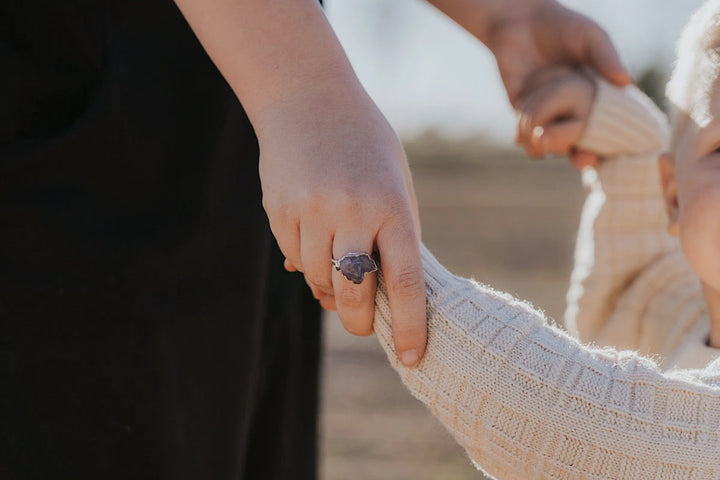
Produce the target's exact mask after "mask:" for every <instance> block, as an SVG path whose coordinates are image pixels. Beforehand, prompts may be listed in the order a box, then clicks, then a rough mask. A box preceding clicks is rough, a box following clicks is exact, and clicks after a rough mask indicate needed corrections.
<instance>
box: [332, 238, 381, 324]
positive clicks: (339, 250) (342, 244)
mask: <svg viewBox="0 0 720 480" xmlns="http://www.w3.org/2000/svg"><path fill="white" fill-rule="evenodd" d="M366 235H367V232H353V231H348V230H344V231H343V232H336V233H335V239H334V241H333V246H332V253H333V258H335V259H340V258H341V257H343V256H344V255H345V254H347V253H351V252H355V253H368V254H370V253H371V252H372V251H373V238H372V237H370V236H366ZM328 271H330V272H331V273H332V286H333V292H334V294H335V306H336V309H337V312H338V316H339V317H340V321H341V322H342V324H343V327H345V330H347V331H348V332H350V333H352V334H353V335H360V336H367V335H370V334H372V333H373V318H374V313H375V289H376V287H377V274H375V273H369V274H366V275H365V278H364V280H363V281H362V283H360V284H355V283H353V282H351V281H350V280H348V279H347V278H345V276H343V274H342V272H340V271H338V270H336V269H335V268H334V267H333V266H332V265H330V264H329V262H328Z"/></svg>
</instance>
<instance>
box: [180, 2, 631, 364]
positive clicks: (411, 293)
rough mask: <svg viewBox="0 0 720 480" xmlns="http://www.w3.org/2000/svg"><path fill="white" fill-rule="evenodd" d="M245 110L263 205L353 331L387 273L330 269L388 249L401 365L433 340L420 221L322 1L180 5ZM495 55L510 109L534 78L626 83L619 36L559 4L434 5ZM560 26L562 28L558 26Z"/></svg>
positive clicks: (403, 164) (386, 132)
mask: <svg viewBox="0 0 720 480" xmlns="http://www.w3.org/2000/svg"><path fill="white" fill-rule="evenodd" d="M176 3H177V4H178V6H179V8H180V10H181V11H182V13H183V14H184V16H185V17H186V19H187V20H188V22H189V23H190V26H191V27H192V28H193V30H194V32H195V34H196V35H197V36H198V38H199V39H200V41H201V43H202V44H203V46H204V47H205V49H206V50H207V52H208V54H209V55H210V57H211V58H212V59H213V61H214V62H215V64H216V65H217V66H218V68H219V70H220V72H221V73H222V74H223V75H224V77H225V78H226V80H227V81H228V83H229V84H230V86H231V87H232V88H233V90H234V91H235V93H236V94H237V96H238V98H239V99H240V101H241V102H242V104H243V106H244V108H245V110H246V112H247V114H248V117H249V118H250V121H251V122H252V124H253V127H254V128H255V132H256V134H257V136H258V140H259V144H260V162H259V170H260V179H261V182H262V189H263V206H264V207H265V210H266V212H267V214H268V218H269V220H270V226H271V229H272V231H273V234H274V235H275V238H276V239H277V241H278V244H279V246H280V249H281V250H282V252H283V254H284V255H285V257H286V262H285V267H286V268H287V269H288V270H291V271H292V270H298V271H300V272H302V273H303V274H304V276H305V279H306V281H307V283H308V285H309V286H310V288H311V289H312V291H313V294H314V295H315V297H316V298H317V299H318V300H319V301H320V303H321V304H322V305H323V307H325V308H327V309H332V310H337V312H338V314H339V317H340V320H341V321H342V323H343V326H344V327H345V329H346V330H348V331H349V332H350V333H353V334H356V335H368V334H370V333H372V331H373V328H372V322H373V312H374V298H375V289H376V275H375V274H371V275H369V276H367V277H366V279H365V281H364V282H363V283H362V284H360V285H355V284H353V283H352V282H350V281H348V280H346V279H345V278H344V277H342V275H341V273H339V272H337V271H335V269H334V268H331V262H330V260H331V258H340V257H341V256H342V255H344V254H345V253H347V252H357V251H360V252H372V251H373V250H377V251H378V252H379V255H380V257H381V258H382V269H383V275H384V277H385V280H386V284H387V288H388V294H389V299H390V306H391V310H392V318H393V335H394V340H395V347H396V351H397V352H398V356H399V359H400V361H401V362H402V363H404V364H405V365H407V366H413V365H415V364H417V363H418V362H419V361H420V359H421V358H422V356H423V353H424V351H425V345H426V341H427V328H426V327H427V325H426V317H425V284H424V276H423V270H422V264H421V260H420V250H419V242H420V223H419V217H418V209H417V200H416V198H415V193H414V190H413V184H412V178H411V175H410V170H409V168H408V163H407V160H406V158H405V154H404V152H403V149H402V146H401V144H400V142H399V140H398V138H397V136H396V134H395V133H394V131H393V129H392V127H391V126H390V125H389V124H388V122H387V121H386V119H385V118H384V116H383V115H382V113H381V112H380V111H379V110H378V108H377V107H376V106H375V104H374V103H373V101H372V100H371V99H370V97H369V96H368V95H367V93H366V92H365V90H364V89H363V87H362V86H361V85H360V83H359V81H358V80H357V78H356V76H355V73H354V72H353V70H352V68H351V67H350V64H349V62H348V60H347V58H346V56H345V54H344V52H343V50H342V48H341V46H340V44H339V43H338V41H337V39H336V37H335V35H334V33H333V31H332V29H331V27H330V25H329V24H328V22H327V20H326V18H325V16H324V14H323V12H322V10H321V8H320V6H319V5H318V3H317V2H316V1H315V0H264V1H262V2H257V1H251V0H203V1H199V0H176ZM431 3H433V4H434V5H435V6H437V7H438V8H439V9H440V10H442V11H443V12H445V13H446V14H447V15H448V16H450V17H451V18H453V19H455V20H457V21H458V23H460V24H461V25H462V26H464V27H465V28H466V29H467V30H468V31H470V33H472V34H473V35H475V36H476V37H477V38H478V39H479V40H480V41H482V42H483V43H485V44H486V45H487V46H488V47H490V49H491V50H492V51H493V53H495V55H496V58H497V60H498V66H499V69H500V73H501V75H502V78H503V81H504V82H505V85H506V87H507V89H508V95H509V98H510V100H511V102H515V101H516V100H517V98H519V95H520V93H521V92H522V91H523V90H524V89H525V88H526V87H527V85H526V79H527V78H528V77H529V75H530V74H531V73H532V72H533V71H535V70H537V69H539V68H542V67H544V66H547V65H550V64H556V63H572V64H584V65H588V66H590V67H592V68H595V69H596V70H598V71H599V72H601V73H602V74H603V75H604V76H606V77H607V78H608V80H610V81H612V82H614V83H616V84H619V85H624V84H627V83H629V82H630V77H629V76H628V74H627V73H626V71H625V70H624V69H623V67H622V66H621V64H620V61H619V59H618V57H617V55H616V53H615V51H614V49H613V47H612V45H611V43H610V41H609V40H608V38H607V35H605V33H604V32H603V31H602V30H601V29H600V28H599V27H598V26H597V25H595V24H594V23H592V22H591V21H590V20H588V19H587V18H585V17H582V16H580V15H577V14H575V13H573V12H571V11H569V10H567V9H565V8H564V7H562V6H560V5H559V4H557V3H556V2H555V1H553V0H524V1H522V0H517V1H515V2H511V5H512V6H508V5H507V4H508V2H506V1H505V0H433V1H431ZM560 27H562V28H560Z"/></svg>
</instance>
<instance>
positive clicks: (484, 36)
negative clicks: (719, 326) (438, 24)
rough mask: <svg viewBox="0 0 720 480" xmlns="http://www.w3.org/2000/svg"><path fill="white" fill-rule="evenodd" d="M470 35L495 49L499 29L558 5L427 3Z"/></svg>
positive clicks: (533, 1) (529, 1) (536, 1)
mask: <svg viewBox="0 0 720 480" xmlns="http://www.w3.org/2000/svg"><path fill="white" fill-rule="evenodd" d="M427 2H428V3H430V4H432V5H433V6H435V8H437V9H438V10H440V11H441V12H443V13H444V14H445V15H447V16H448V17H450V18H451V19H453V20H454V21H455V22H456V23H457V24H458V25H460V26H461V27H463V28H464V29H465V30H467V31H468V32H470V33H471V34H472V35H473V36H475V38H477V39H478V40H480V41H481V42H483V43H484V44H485V45H486V46H488V47H490V48H492V36H493V32H494V31H495V30H496V29H497V26H498V25H501V24H504V23H505V22H507V21H510V20H512V19H515V18H517V17H520V16H524V15H527V14H528V13H529V12H532V11H533V10H535V9H536V8H538V7H541V6H545V5H549V4H551V3H555V0H516V1H513V2H508V1H507V0H427Z"/></svg>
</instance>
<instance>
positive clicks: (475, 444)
mask: <svg viewBox="0 0 720 480" xmlns="http://www.w3.org/2000/svg"><path fill="white" fill-rule="evenodd" d="M666 138H667V127H666V123H665V120H664V118H663V116H662V114H661V113H660V112H658V111H657V109H656V108H655V107H654V106H652V104H651V102H650V101H649V100H648V99H647V98H645V97H644V96H643V95H642V94H641V93H639V92H638V91H637V90H635V89H632V88H630V89H624V90H621V89H616V88H614V87H611V86H608V85H607V84H604V83H602V82H599V86H598V93H597V98H596V101H595V105H594V107H593V113H592V115H591V118H590V120H589V123H588V127H587V130H586V133H585V135H584V138H583V140H582V144H581V147H583V148H586V149H589V150H591V151H595V152H597V153H600V154H601V155H603V156H604V157H605V160H604V162H603V163H602V165H601V167H600V168H599V170H598V172H597V173H595V172H594V171H592V172H590V173H586V174H585V178H584V180H585V181H586V182H587V184H588V185H589V186H590V188H591V193H590V194H589V196H588V199H587V201H586V204H585V208H584V211H583V215H582V219H581V223H580V231H579V234H578V241H577V250H576V260H575V269H574V271H573V274H572V279H571V287H570V290H569V293H568V310H567V314H566V319H565V320H566V325H567V328H568V331H570V332H571V333H573V334H575V335H577V336H578V338H579V340H578V339H577V338H575V337H573V336H571V335H569V334H568V333H565V332H564V331H562V330H560V329H558V328H556V327H554V326H552V325H551V324H549V323H548V321H547V320H546V319H545V317H544V316H543V314H542V313H540V312H538V311H537V310H535V309H533V308H532V307H531V306H530V305H528V304H527V303H525V302H522V301H519V300H516V299H514V298H512V297H511V296H510V295H507V294H504V293H500V292H496V291H494V290H492V289H491V288H490V287H487V286H484V285H480V284H478V283H476V282H474V281H473V280H467V279H464V278H459V277H456V276H454V275H452V274H450V273H449V272H448V271H447V270H445V269H444V268H443V267H442V265H440V264H439V263H438V262H437V260H436V259H435V258H434V257H433V256H432V254H431V253H430V252H429V251H428V250H427V249H426V248H425V247H424V246H423V247H422V258H423V264H424V269H425V281H426V286H427V317H428V346H427V351H426V354H425V357H424V358H423V360H422V361H421V363H420V365H419V366H418V367H416V368H413V369H407V368H405V367H403V366H402V364H400V363H399V362H398V361H397V360H396V356H395V353H394V350H393V342H392V332H391V318H390V308H389V304H388V298H387V291H386V288H385V285H384V283H383V280H382V273H381V272H380V273H379V287H378V293H377V297H376V314H375V331H376V333H377V336H378V339H379V340H380V342H381V344H382V346H383V347H384V348H385V351H386V352H387V354H388V358H389V359H390V361H391V363H392V365H393V367H394V368H395V369H396V370H397V371H398V372H399V373H400V376H401V377H402V380H403V382H404V383H405V385H406V386H407V387H408V388H409V389H410V391H411V392H412V393H413V394H414V395H415V396H416V397H417V398H418V399H420V400H421V401H423V402H424V403H425V404H426V405H427V406H428V407H429V409H430V410H431V411H432V412H433V414H435V416H437V418H438V419H439V420H440V421H441V422H442V423H443V424H444V425H445V426H446V427H447V428H448V429H449V430H450V432H451V433H452V434H453V436H454V437H455V439H456V440H457V441H458V442H459V443H460V444H461V445H462V446H463V447H464V448H465V449H466V450H467V452H468V454H469V455H470V457H471V458H472V460H473V461H474V462H475V463H476V465H478V466H479V467H480V468H481V469H482V470H483V471H484V472H486V473H487V474H488V475H490V476H492V477H495V478H498V479H501V480H511V479H517V480H529V479H653V480H661V479H720V359H719V360H718V361H713V360H714V359H715V358H716V357H720V350H715V349H712V348H709V347H707V346H705V339H706V338H707V335H708V332H709V320H708V316H707V312H706V310H705V306H704V300H703V297H702V294H701V291H700V286H699V282H698V280H697V278H696V277H695V275H694V274H693V272H692V271H691V270H690V268H689V267H688V266H687V264H686V263H685V261H684V258H683V256H682V253H681V252H680V250H679V247H678V244H677V242H676V241H675V240H674V239H673V238H672V237H670V236H669V235H668V234H666V233H665V226H666V221H667V220H666V217H665V213H664V210H663V203H662V197H661V193H660V187H659V179H658V173H657V167H656V162H657V155H658V152H660V151H661V150H662V149H663V148H664V146H665V141H666V140H665V139H666ZM593 177H594V178H593ZM588 342H592V343H593V344H594V345H591V344H590V343H588ZM603 345H608V346H606V347H603ZM649 356H654V359H651V358H648V357H649Z"/></svg>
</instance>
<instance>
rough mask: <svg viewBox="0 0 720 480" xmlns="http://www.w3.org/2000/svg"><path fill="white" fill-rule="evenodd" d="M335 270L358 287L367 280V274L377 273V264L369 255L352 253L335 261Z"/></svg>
mask: <svg viewBox="0 0 720 480" xmlns="http://www.w3.org/2000/svg"><path fill="white" fill-rule="evenodd" d="M332 263H333V265H334V266H335V270H338V271H340V272H341V273H342V274H343V276H344V277H345V278H347V279H348V280H350V281H351V282H353V283H354V284H356V285H359V284H361V283H362V281H363V280H365V274H366V273H372V272H375V271H377V269H378V268H377V264H376V263H375V260H373V259H372V257H371V256H370V255H368V254H367V253H356V252H350V253H348V254H345V255H343V257H342V258H341V259H339V260H333V261H332Z"/></svg>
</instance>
